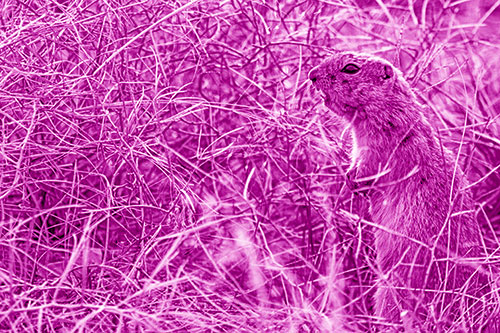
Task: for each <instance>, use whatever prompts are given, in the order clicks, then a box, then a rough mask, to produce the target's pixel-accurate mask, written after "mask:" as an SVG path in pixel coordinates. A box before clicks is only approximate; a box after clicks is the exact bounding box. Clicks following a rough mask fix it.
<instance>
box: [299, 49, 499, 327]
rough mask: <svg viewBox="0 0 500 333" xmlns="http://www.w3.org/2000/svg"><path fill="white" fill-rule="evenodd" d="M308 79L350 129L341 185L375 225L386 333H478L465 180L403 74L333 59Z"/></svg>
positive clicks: (477, 261) (476, 269)
mask: <svg viewBox="0 0 500 333" xmlns="http://www.w3.org/2000/svg"><path fill="white" fill-rule="evenodd" d="M309 79H310V80H311V81H312V83H313V86H314V87H315V88H316V89H318V90H320V91H321V92H322V93H323V94H324V95H323V97H324V103H325V105H326V106H327V107H328V108H329V109H330V110H331V111H333V112H334V113H336V114H338V115H340V116H342V117H343V118H344V119H345V120H346V121H347V122H349V123H350V126H351V128H352V130H353V141H354V142H353V146H354V147H353V153H352V158H353V163H352V170H349V172H348V175H349V177H350V178H351V179H350V183H353V184H355V187H356V188H357V190H358V191H364V193H366V195H367V196H368V197H369V200H370V212H371V217H372V219H373V221H374V222H375V223H377V224H378V228H376V230H375V251H376V255H377V264H378V268H379V270H380V274H379V279H378V282H377V292H376V294H375V311H376V315H377V316H379V317H380V318H381V319H383V320H384V321H385V322H386V323H387V325H388V326H386V329H388V328H390V327H393V328H394V327H396V326H397V325H403V324H402V323H405V322H406V323H407V324H406V325H405V327H408V325H410V326H411V327H413V328H414V329H422V330H436V331H440V330H441V329H446V330H451V331H461V330H462V331H469V330H476V329H480V328H481V327H482V325H483V323H484V322H486V318H483V316H488V313H489V312H488V311H483V301H484V300H485V299H486V298H487V297H486V296H487V293H488V292H489V290H490V289H489V283H488V275H487V274H486V270H485V269H484V265H481V263H482V260H484V253H483V251H482V247H481V240H480V228H479V225H478V223H477V221H476V220H475V217H474V212H473V202H472V200H471V196H470V193H469V191H468V190H467V184H468V183H467V181H466V179H465V176H464V174H463V172H462V170H461V169H460V168H459V167H458V166H457V163H456V157H455V156H454V155H453V154H452V153H451V152H450V151H448V150H447V149H446V148H444V147H443V146H442V145H441V144H440V142H439V140H438V139H437V135H436V132H435V131H434V129H433V128H432V127H431V126H430V124H429V123H428V121H427V120H426V117H425V115H424V113H425V112H424V108H423V106H422V105H420V104H419V103H418V102H417V100H416V97H415V95H414V94H413V92H412V90H411V88H410V86H409V85H408V83H407V82H406V81H405V80H404V78H403V76H402V73H401V72H400V71H399V70H397V69H396V68H395V67H394V66H392V64H390V63H389V62H388V61H386V60H384V59H381V58H378V57H375V56H372V55H367V54H360V53H354V52H337V53H335V54H334V55H333V56H332V57H330V58H328V59H327V60H325V61H324V62H323V63H322V64H321V65H319V66H318V67H316V68H315V69H313V70H312V71H311V72H310V73H309ZM482 296H483V297H482ZM481 297H482V298H481ZM408 323H410V324H408ZM394 324H396V326H394ZM391 325H392V326H391Z"/></svg>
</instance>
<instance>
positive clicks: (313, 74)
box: [307, 68, 318, 83]
mask: <svg viewBox="0 0 500 333" xmlns="http://www.w3.org/2000/svg"><path fill="white" fill-rule="evenodd" d="M307 76H308V77H309V80H311V81H312V82H313V83H314V82H316V81H317V80H318V70H317V69H316V68H313V69H311V70H310V71H309V74H307Z"/></svg>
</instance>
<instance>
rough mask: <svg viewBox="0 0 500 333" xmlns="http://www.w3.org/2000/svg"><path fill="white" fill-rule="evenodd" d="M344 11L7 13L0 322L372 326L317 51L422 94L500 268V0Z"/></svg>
mask: <svg viewBox="0 0 500 333" xmlns="http://www.w3.org/2000/svg"><path fill="white" fill-rule="evenodd" d="M349 3H350V2H349ZM355 3H356V2H352V4H350V5H347V4H344V5H341V4H340V3H339V4H337V5H336V4H335V3H334V2H321V1H320V2H298V3H296V2H293V1H292V2H290V1H288V2H283V1H279V2H275V1H267V2H262V1H254V0H249V1H221V2H219V1H176V2H171V1H140V2H139V1H138V2H123V1H102V2H101V1H95V2H92V1H78V0H76V1H27V2H26V1H25V2H16V1H7V2H3V3H2V6H3V7H2V8H1V10H0V19H1V21H0V26H1V28H0V132H1V133H2V140H1V142H0V170H1V178H0V214H1V215H0V329H2V330H6V331H11V332H87V331H88V332H130V331H140V332H160V331H162V332H182V331H185V332H211V331H213V332H227V331H230V332H263V331H269V332H292V331H304V332H331V331H337V332H341V331H351V332H352V331H367V330H370V329H371V328H372V327H373V325H374V324H376V323H377V321H378V319H377V318H375V317H373V311H372V309H371V308H372V296H373V292H374V285H375V280H374V278H375V276H376V274H377V271H376V268H375V263H374V256H373V250H372V247H371V242H372V239H371V237H372V236H371V229H372V228H373V227H374V226H373V223H371V222H370V221H365V220H364V219H361V218H360V217H359V214H358V213H359V212H360V210H362V209H363V208H362V207H361V206H362V205H363V204H364V203H363V202H362V201H360V200H359V198H355V197H353V196H351V194H350V193H348V192H347V191H346V190H345V189H343V184H344V175H343V173H344V171H345V168H346V166H347V164H348V163H349V161H348V158H347V156H348V150H349V138H348V137H342V135H341V131H342V125H341V123H340V122H339V120H338V119H336V118H335V117H333V116H332V115H331V114H328V112H327V111H326V109H325V107H324V106H323V105H322V103H321V101H320V97H319V96H316V95H315V94H312V93H311V92H310V91H309V84H308V82H307V80H306V79H307V73H308V71H309V70H310V69H311V68H312V67H313V66H314V65H317V64H318V63H319V62H320V61H321V59H322V58H323V57H324V56H325V55H326V54H327V52H328V50H331V49H351V50H359V51H371V52H376V53H378V54H380V55H383V56H385V57H387V58H388V59H389V60H391V61H394V62H395V63H396V65H397V66H399V67H400V68H401V69H402V70H403V72H405V74H406V76H407V78H408V80H409V81H410V82H411V83H412V85H413V86H414V87H415V88H417V89H419V91H420V93H419V98H420V99H421V100H422V101H425V102H426V103H427V104H428V106H429V110H430V112H429V114H431V118H432V119H431V120H432V122H433V123H434V124H435V125H436V127H438V128H439V130H440V133H441V134H442V138H441V139H442V141H443V142H444V144H445V145H446V146H448V147H449V148H450V149H452V150H454V151H455V152H459V151H460V158H459V159H458V160H457V163H458V164H459V165H461V166H462V167H463V168H464V169H465V170H466V173H467V174H468V176H469V179H470V180H471V184H472V185H471V190H472V191H473V193H474V196H475V199H476V201H477V213H478V218H479V219H480V221H481V222H482V224H483V227H484V228H483V229H484V242H485V243H484V244H485V245H484V246H485V247H487V248H488V251H489V253H491V256H490V257H489V258H488V260H490V261H492V262H498V260H499V258H500V257H499V252H498V251H499V250H500V243H499V241H498V239H499V238H498V237H499V235H500V219H499V216H500V192H499V188H498V184H499V183H500V173H499V171H498V169H499V165H500V149H499V147H500V145H499V142H500V122H499V111H500V99H499V97H498V96H499V93H500V80H499V74H498V73H500V68H499V67H500V61H499V60H500V59H499V56H498V55H499V47H500V39H499V38H500V37H499V34H498V29H497V27H498V24H499V21H500V12H499V10H498V9H495V8H494V7H495V6H497V7H498V3H495V2H494V1H484V2H480V1H472V2H469V3H463V4H455V5H454V4H452V3H447V6H448V7H446V8H445V7H443V5H441V3H440V2H429V1H424V2H421V1H413V2H410V3H413V5H409V4H408V2H406V1H393V2H390V1H365V2H364V3H365V4H362V3H363V1H358V2H357V3H358V4H359V5H355ZM479 4H481V5H479Z"/></svg>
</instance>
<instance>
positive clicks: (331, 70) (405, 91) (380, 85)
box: [309, 52, 413, 118]
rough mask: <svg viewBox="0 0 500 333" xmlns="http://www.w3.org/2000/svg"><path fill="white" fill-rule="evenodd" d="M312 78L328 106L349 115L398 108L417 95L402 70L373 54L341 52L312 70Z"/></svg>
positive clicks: (310, 75) (346, 115) (310, 76)
mask: <svg viewBox="0 0 500 333" xmlns="http://www.w3.org/2000/svg"><path fill="white" fill-rule="evenodd" d="M309 79H310V80H311V81H312V83H313V86H314V87H315V88H316V89H318V90H320V91H321V92H323V94H324V96H323V97H324V101H325V105H326V106H327V107H328V108H329V109H331V110H332V111H333V112H335V113H337V114H339V115H342V116H344V117H347V118H350V117H351V115H352V114H354V113H355V112H356V113H359V112H371V111H373V112H375V111H376V110H379V111H380V110H381V109H387V108H394V107H396V106H395V105H394V104H395V103H396V104H399V103H398V102H407V101H409V100H410V99H412V98H413V97H412V96H413V95H412V92H411V90H410V87H409V86H408V84H407V83H406V81H404V79H403V76H402V73H401V72H400V71H399V70H398V69H396V68H394V66H392V64H391V63H389V62H388V61H387V60H384V59H382V58H379V57H376V56H373V55H369V54H363V53H353V52H338V53H336V54H334V55H333V56H331V57H330V58H328V59H326V60H325V61H324V62H323V63H322V64H320V65H319V66H317V67H315V68H314V69H312V70H311V71H310V72H309ZM391 106H392V107H391Z"/></svg>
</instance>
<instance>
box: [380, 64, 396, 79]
mask: <svg viewBox="0 0 500 333" xmlns="http://www.w3.org/2000/svg"><path fill="white" fill-rule="evenodd" d="M382 66H383V68H384V70H383V73H382V79H383V80H387V79H390V78H391V77H393V76H394V70H393V69H392V66H391V65H387V64H383V65H382Z"/></svg>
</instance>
